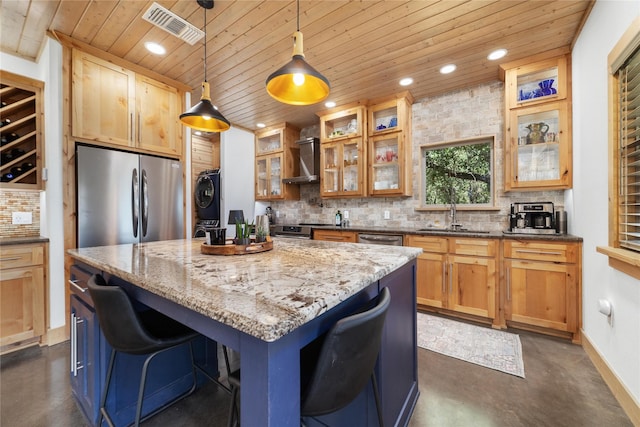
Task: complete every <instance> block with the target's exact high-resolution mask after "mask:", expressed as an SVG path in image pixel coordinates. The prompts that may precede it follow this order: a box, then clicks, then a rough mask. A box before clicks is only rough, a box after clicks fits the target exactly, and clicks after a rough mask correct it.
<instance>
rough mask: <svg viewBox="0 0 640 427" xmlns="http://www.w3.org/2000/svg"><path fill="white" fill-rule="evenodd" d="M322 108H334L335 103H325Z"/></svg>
mask: <svg viewBox="0 0 640 427" xmlns="http://www.w3.org/2000/svg"><path fill="white" fill-rule="evenodd" d="M324 106H325V107H327V108H333V107H335V106H336V103H335V102H333V101H327V102H325V103H324Z"/></svg>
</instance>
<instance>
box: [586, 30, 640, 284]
mask: <svg viewBox="0 0 640 427" xmlns="http://www.w3.org/2000/svg"><path fill="white" fill-rule="evenodd" d="M639 47H640V18H637V19H636V20H634V22H633V23H632V24H631V25H630V26H629V28H628V29H627V31H625V33H624V34H623V35H622V37H621V38H620V40H619V41H618V43H617V44H616V45H615V46H614V48H613V49H612V50H611V52H610V53H609V55H608V57H607V64H608V74H609V78H608V80H609V81H608V85H609V87H608V94H609V96H608V98H609V99H608V109H609V129H608V131H609V132H608V133H609V236H608V243H609V245H608V246H598V247H596V250H597V251H598V252H599V253H602V254H604V255H606V256H608V257H609V266H610V267H611V268H614V269H616V270H619V271H621V272H623V273H625V274H628V275H630V276H632V277H634V278H636V279H640V252H636V251H633V250H630V249H625V248H622V247H620V241H619V231H620V204H619V199H620V196H619V190H620V133H619V132H620V115H619V95H620V94H619V89H618V87H619V86H618V83H619V82H618V76H617V74H618V70H619V69H620V67H621V66H622V65H623V64H624V63H625V62H626V61H627V59H628V58H629V57H630V56H631V55H632V54H633V53H634V52H635V51H636V49H638V48H639Z"/></svg>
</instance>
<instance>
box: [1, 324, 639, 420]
mask: <svg viewBox="0 0 640 427" xmlns="http://www.w3.org/2000/svg"><path fill="white" fill-rule="evenodd" d="M517 333H518V334H519V335H520V339H521V342H522V350H523V354H524V366H525V375H526V378H525V379H523V378H518V377H515V376H511V375H508V374H504V373H502V372H497V371H493V370H491V369H487V368H483V367H480V366H476V365H473V364H471V363H467V362H463V361H459V360H456V359H453V358H450V357H447V356H443V355H440V354H437V353H433V352H430V351H427V350H423V349H418V363H419V384H420V392H421V395H420V398H419V400H418V403H417V406H416V408H415V411H414V414H413V417H412V419H411V421H410V423H409V426H411V427H431V426H434V427H464V426H473V427H484V426H487V427H488V426H492V427H498V426H505V427H507V426H508V427H517V426H526V427H532V426H536V427H540V426H562V427H572V426H576V427H577V426H580V427H588V426H594V427H596V426H597V427H608V426H611V427H613V426H615V427H624V426H632V424H631V421H630V420H629V419H628V418H627V416H626V415H625V413H624V411H623V410H622V409H621V408H620V405H618V403H617V401H616V400H615V398H614V397H613V395H612V394H611V392H610V391H609V389H608V388H607V386H606V385H605V383H604V381H603V380H602V378H601V377H600V375H599V374H598V372H597V371H596V369H595V368H594V366H593V364H592V363H591V361H590V360H589V358H588V356H587V355H586V354H585V352H584V350H583V349H582V347H580V346H576V345H573V344H571V343H568V342H566V341H563V340H559V339H555V338H550V337H545V336H542V335H537V334H532V333H527V332H520V331H518V332H517ZM68 371H69V347H68V343H62V344H58V345H55V346H52V347H43V348H37V347H32V348H29V349H25V350H22V351H19V352H16V353H12V354H8V355H5V356H2V357H1V358H0V426H1V427H22V426H29V427H45V426H47V427H57V426H60V427H63V426H64V427H68V426H74V427H75V426H83V425H86V423H85V421H84V419H83V418H82V415H81V414H80V411H79V410H78V408H77V407H76V404H75V401H74V400H73V398H72V397H71V389H70V383H69V374H68ZM228 404H229V395H228V394H226V393H225V392H223V391H221V390H220V389H219V388H218V387H216V386H215V385H213V384H212V383H209V384H206V385H205V386H204V387H202V388H201V389H200V390H198V391H196V393H195V394H193V395H192V396H190V397H188V398H187V399H185V400H183V401H182V402H180V403H178V404H176V405H174V406H172V407H170V408H169V409H167V410H165V411H164V412H162V413H160V414H159V415H157V416H155V417H153V418H151V419H150V420H148V421H147V422H145V423H143V425H144V426H147V427H151V426H158V427H159V426H202V425H209V426H224V425H226V420H227V411H228Z"/></svg>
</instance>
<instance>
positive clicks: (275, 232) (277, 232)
mask: <svg viewBox="0 0 640 427" xmlns="http://www.w3.org/2000/svg"><path fill="white" fill-rule="evenodd" d="M271 235H272V236H274V237H287V238H291V239H307V240H308V239H311V226H309V225H274V226H273V227H272V228H271Z"/></svg>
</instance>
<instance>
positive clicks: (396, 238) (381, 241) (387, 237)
mask: <svg viewBox="0 0 640 427" xmlns="http://www.w3.org/2000/svg"><path fill="white" fill-rule="evenodd" d="M358 243H369V244H372V245H388V246H402V235H400V234H358Z"/></svg>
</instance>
